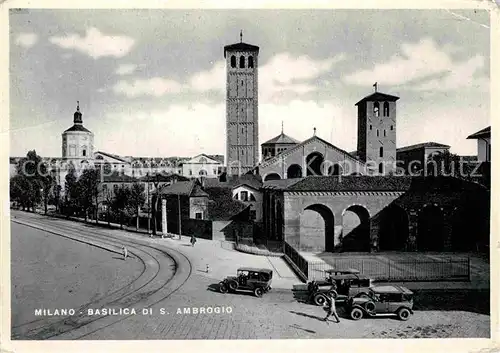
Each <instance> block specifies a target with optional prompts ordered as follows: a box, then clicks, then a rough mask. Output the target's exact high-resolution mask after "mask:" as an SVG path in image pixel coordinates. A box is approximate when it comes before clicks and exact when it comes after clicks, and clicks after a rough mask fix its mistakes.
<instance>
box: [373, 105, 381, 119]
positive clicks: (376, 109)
mask: <svg viewBox="0 0 500 353" xmlns="http://www.w3.org/2000/svg"><path fill="white" fill-rule="evenodd" d="M373 114H374V115H375V116H376V117H378V116H380V104H379V103H378V102H375V103H373Z"/></svg>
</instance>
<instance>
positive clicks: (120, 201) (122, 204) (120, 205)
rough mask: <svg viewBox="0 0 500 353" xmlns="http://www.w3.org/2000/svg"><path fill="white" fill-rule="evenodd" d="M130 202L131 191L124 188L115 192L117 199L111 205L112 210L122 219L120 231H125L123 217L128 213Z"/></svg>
mask: <svg viewBox="0 0 500 353" xmlns="http://www.w3.org/2000/svg"><path fill="white" fill-rule="evenodd" d="M129 200H130V190H129V189H128V188H126V187H124V186H122V187H121V188H118V189H116V190H115V197H114V198H113V201H112V203H111V208H112V209H113V210H114V211H115V212H116V213H118V215H119V218H120V229H123V216H124V215H125V213H126V212H127V206H128V204H129Z"/></svg>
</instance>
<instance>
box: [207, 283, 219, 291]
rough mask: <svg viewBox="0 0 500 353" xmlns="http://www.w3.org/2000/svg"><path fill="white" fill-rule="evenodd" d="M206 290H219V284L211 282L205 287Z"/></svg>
mask: <svg viewBox="0 0 500 353" xmlns="http://www.w3.org/2000/svg"><path fill="white" fill-rule="evenodd" d="M207 290H209V291H211V292H219V293H220V291H219V284H218V283H212V284H211V285H209V286H208V287H207Z"/></svg>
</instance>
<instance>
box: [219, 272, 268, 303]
mask: <svg viewBox="0 0 500 353" xmlns="http://www.w3.org/2000/svg"><path fill="white" fill-rule="evenodd" d="M272 279H273V271H272V270H269V269H266V268H251V267H242V268H239V269H238V270H237V272H236V276H229V277H226V278H225V279H224V280H223V281H221V282H220V283H219V290H220V291H221V293H227V292H236V291H251V292H253V294H254V295H255V296H256V297H261V296H262V295H263V294H264V293H266V292H268V291H270V290H271V282H272Z"/></svg>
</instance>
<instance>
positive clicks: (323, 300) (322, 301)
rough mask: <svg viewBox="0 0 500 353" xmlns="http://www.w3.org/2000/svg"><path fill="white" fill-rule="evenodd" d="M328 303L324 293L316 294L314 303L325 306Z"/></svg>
mask: <svg viewBox="0 0 500 353" xmlns="http://www.w3.org/2000/svg"><path fill="white" fill-rule="evenodd" d="M325 303H326V298H325V296H324V295H323V294H316V295H315V296H314V304H316V305H318V306H323V305H325Z"/></svg>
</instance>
